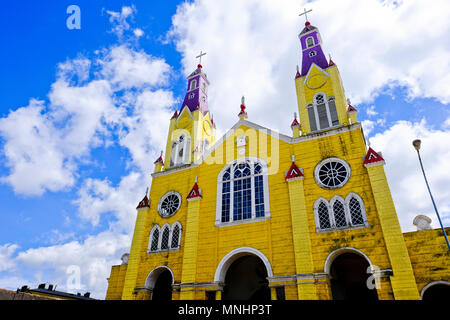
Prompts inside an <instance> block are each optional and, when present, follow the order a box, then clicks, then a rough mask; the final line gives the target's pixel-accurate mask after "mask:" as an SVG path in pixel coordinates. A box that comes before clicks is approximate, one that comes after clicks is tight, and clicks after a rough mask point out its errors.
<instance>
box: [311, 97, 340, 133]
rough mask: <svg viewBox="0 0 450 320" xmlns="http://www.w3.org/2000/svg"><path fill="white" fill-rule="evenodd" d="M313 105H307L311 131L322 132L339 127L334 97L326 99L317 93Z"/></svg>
mask: <svg viewBox="0 0 450 320" xmlns="http://www.w3.org/2000/svg"><path fill="white" fill-rule="evenodd" d="M313 101H314V103H313V104H309V105H308V107H307V108H308V117H309V124H310V129H311V131H316V130H323V129H327V128H331V127H334V126H337V125H339V118H338V114H337V110H336V103H335V100H334V97H330V98H328V99H327V98H326V96H325V94H324V93H317V94H316V95H315V96H314V99H313Z"/></svg>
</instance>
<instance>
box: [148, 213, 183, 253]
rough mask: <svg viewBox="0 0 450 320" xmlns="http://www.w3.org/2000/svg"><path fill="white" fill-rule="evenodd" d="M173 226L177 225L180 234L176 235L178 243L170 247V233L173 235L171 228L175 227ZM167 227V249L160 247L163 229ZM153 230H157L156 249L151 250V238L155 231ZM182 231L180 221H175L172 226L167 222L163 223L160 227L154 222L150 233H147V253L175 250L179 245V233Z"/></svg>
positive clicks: (178, 248)
mask: <svg viewBox="0 0 450 320" xmlns="http://www.w3.org/2000/svg"><path fill="white" fill-rule="evenodd" d="M175 226H178V228H180V234H179V236H178V245H177V247H172V235H173V230H174V229H175ZM165 228H168V229H169V242H168V247H167V249H161V244H162V235H163V232H164V229H165ZM155 230H158V231H159V236H158V246H157V249H156V250H151V247H152V239H153V235H154V233H155ZM182 233H183V227H182V226H181V223H180V222H179V221H175V222H174V223H173V224H172V226H171V225H170V224H169V223H167V222H166V223H165V224H164V225H163V226H162V227H160V226H159V225H158V224H156V225H155V226H154V227H153V228H152V230H151V231H150V235H149V242H148V248H147V253H148V254H152V253H161V252H167V251H177V250H180V247H181V235H182Z"/></svg>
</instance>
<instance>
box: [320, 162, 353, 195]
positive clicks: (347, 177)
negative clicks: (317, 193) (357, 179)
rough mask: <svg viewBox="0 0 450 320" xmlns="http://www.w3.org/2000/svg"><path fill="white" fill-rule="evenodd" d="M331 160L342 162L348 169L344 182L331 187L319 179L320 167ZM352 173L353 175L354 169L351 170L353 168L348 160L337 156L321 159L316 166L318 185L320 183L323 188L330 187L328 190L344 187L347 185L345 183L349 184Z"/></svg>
mask: <svg viewBox="0 0 450 320" xmlns="http://www.w3.org/2000/svg"><path fill="white" fill-rule="evenodd" d="M329 162H339V163H341V164H342V165H343V166H344V167H345V169H346V170H347V176H346V178H345V180H344V182H342V183H341V184H339V185H337V186H334V187H330V186H327V185H324V184H323V183H322V181H320V179H319V171H320V168H322V166H323V165H325V164H327V163H329ZM351 175H352V170H351V168H350V165H349V164H348V163H347V161H345V160H343V159H341V158H336V157H331V158H326V159H324V160H322V161H320V162H319V163H318V164H317V165H316V167H315V168H314V180H315V181H316V183H317V185H318V186H319V187H321V188H324V189H328V190H332V189H339V188H342V187H343V186H345V185H346V184H347V182H348V181H349V180H350V177H351Z"/></svg>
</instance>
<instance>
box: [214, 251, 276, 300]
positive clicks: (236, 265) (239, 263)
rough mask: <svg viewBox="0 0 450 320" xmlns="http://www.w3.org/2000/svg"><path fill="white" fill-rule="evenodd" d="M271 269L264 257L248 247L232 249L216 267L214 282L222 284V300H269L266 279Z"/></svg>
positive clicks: (270, 275) (271, 274)
mask: <svg viewBox="0 0 450 320" xmlns="http://www.w3.org/2000/svg"><path fill="white" fill-rule="evenodd" d="M272 276H273V273H272V267H271V266H270V263H269V260H268V259H267V258H266V256H265V255H264V254H263V253H262V252H260V251H258V250H256V249H254V248H250V247H243V248H238V249H234V250H233V251H231V252H230V253H228V254H227V255H226V256H225V257H224V258H223V259H222V261H221V262H220V263H219V266H218V267H217V270H216V274H215V276H214V281H216V282H219V283H223V284H224V290H223V294H222V299H223V300H270V289H269V286H268V280H267V278H268V277H272Z"/></svg>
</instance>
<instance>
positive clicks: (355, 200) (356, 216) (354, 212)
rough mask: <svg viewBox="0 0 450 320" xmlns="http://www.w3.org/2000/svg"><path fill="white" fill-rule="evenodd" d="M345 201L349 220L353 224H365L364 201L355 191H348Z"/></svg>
mask: <svg viewBox="0 0 450 320" xmlns="http://www.w3.org/2000/svg"><path fill="white" fill-rule="evenodd" d="M345 202H346V203H347V207H348V211H349V215H350V221H351V224H352V225H353V226H361V225H367V217H366V211H365V209H364V203H363V201H362V199H361V197H360V196H358V195H357V194H356V193H353V192H352V193H350V194H349V195H348V196H347V199H346V200H345Z"/></svg>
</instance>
